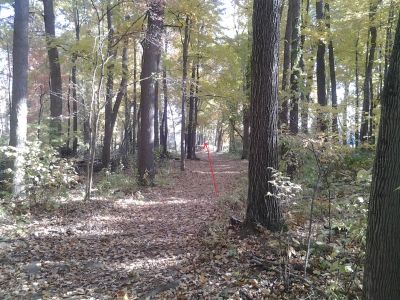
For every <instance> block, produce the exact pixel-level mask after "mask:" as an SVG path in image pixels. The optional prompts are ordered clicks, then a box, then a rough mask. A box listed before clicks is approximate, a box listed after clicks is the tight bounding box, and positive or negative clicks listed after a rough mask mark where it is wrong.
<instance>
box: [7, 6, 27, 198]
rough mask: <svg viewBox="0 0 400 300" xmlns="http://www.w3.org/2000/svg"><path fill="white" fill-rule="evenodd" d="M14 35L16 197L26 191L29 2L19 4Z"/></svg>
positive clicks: (12, 140) (12, 136) (12, 122)
mask: <svg viewBox="0 0 400 300" xmlns="http://www.w3.org/2000/svg"><path fill="white" fill-rule="evenodd" d="M14 10H15V17H14V32H13V55H12V56H13V82H12V99H11V112H10V114H11V116H10V146H12V147H15V150H16V157H15V160H14V162H13V171H14V179H13V194H14V195H15V196H18V195H19V194H20V193H21V192H23V190H24V176H25V170H24V153H23V152H24V149H25V143H26V134H27V117H28V106H27V97H28V52H29V43H28V23H29V1H28V0H16V1H15V5H14Z"/></svg>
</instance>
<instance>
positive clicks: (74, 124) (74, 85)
mask: <svg viewBox="0 0 400 300" xmlns="http://www.w3.org/2000/svg"><path fill="white" fill-rule="evenodd" d="M74 24H75V40H76V42H79V40H80V31H81V25H80V18H79V11H78V7H77V4H76V3H75V7H74ZM77 59H78V55H77V53H73V54H72V71H71V84H72V101H73V102H72V113H73V120H72V130H73V132H74V138H73V142H72V153H73V155H76V154H77V152H78V94H77V84H78V83H77V78H76V72H77V65H76V61H77ZM84 126H85V125H84Z"/></svg>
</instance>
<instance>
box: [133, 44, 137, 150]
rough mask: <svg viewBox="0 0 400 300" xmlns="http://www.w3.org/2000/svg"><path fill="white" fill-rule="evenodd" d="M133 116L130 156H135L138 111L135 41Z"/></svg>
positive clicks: (134, 48) (134, 50) (134, 51)
mask: <svg viewBox="0 0 400 300" xmlns="http://www.w3.org/2000/svg"><path fill="white" fill-rule="evenodd" d="M132 107H133V112H132V113H133V116H132V154H135V152H136V147H137V139H136V136H137V135H136V134H137V133H136V128H137V127H138V109H137V48H136V40H135V41H134V42H133V101H132Z"/></svg>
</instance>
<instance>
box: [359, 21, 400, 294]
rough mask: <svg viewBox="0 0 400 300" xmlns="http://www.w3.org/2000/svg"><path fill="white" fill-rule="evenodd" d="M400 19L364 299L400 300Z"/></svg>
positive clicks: (385, 101) (386, 93) (385, 102)
mask: <svg viewBox="0 0 400 300" xmlns="http://www.w3.org/2000/svg"><path fill="white" fill-rule="evenodd" d="M399 74H400V20H399V23H398V27H397V32H396V38H395V43H394V48H393V52H392V57H391V60H390V64H389V68H388V73H387V77H386V80H385V87H384V90H383V95H382V110H381V124H380V130H379V138H378V144H377V149H376V158H375V164H374V169H373V175H372V176H373V178H372V189H371V194H370V202H369V212H368V227H367V244H366V260H365V269H364V289H363V299H400V285H399V284H398V283H399V278H400V269H399V265H400V256H399V255H398V254H399V252H400V239H399V236H400V196H399V193H400V191H399V187H400V173H399V169H400V160H399V155H400V130H399V129H400V128H399V126H398V125H399V120H400V78H399Z"/></svg>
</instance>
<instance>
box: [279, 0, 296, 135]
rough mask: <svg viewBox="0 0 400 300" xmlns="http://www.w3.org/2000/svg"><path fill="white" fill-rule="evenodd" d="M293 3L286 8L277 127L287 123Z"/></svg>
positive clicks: (290, 2)
mask: <svg viewBox="0 0 400 300" xmlns="http://www.w3.org/2000/svg"><path fill="white" fill-rule="evenodd" d="M292 11H293V3H292V1H289V4H288V10H287V20H286V30H285V40H284V48H283V71H282V99H283V101H282V108H281V111H280V114H279V127H281V126H282V125H284V126H288V125H289V98H290V97H288V95H287V93H288V87H289V85H290V76H289V73H290V69H291V52H292V50H291V48H292V31H293V25H292V22H293V12H292Z"/></svg>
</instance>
